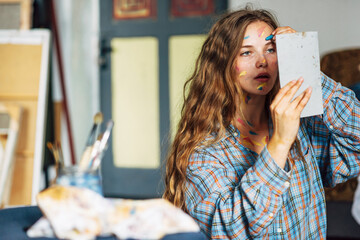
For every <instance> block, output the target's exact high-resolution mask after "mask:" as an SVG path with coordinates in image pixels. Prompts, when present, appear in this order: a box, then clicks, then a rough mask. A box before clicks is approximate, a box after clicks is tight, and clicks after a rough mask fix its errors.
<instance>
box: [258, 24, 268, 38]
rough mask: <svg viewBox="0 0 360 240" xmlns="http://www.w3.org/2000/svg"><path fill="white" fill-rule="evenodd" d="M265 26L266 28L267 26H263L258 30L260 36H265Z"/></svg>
mask: <svg viewBox="0 0 360 240" xmlns="http://www.w3.org/2000/svg"><path fill="white" fill-rule="evenodd" d="M265 28H266V26H264V27H261V28H259V29H258V30H257V33H258V37H263V36H264V34H265Z"/></svg>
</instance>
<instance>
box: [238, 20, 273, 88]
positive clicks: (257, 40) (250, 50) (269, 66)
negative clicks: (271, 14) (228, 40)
mask: <svg viewBox="0 0 360 240" xmlns="http://www.w3.org/2000/svg"><path fill="white" fill-rule="evenodd" d="M272 31H273V28H272V27H271V26H269V25H268V24H267V23H265V22H260V21H258V22H254V23H251V24H250V25H249V26H248V27H247V28H246V31H245V37H244V40H243V43H242V47H241V49H240V52H239V54H238V56H237V58H236V60H235V71H236V76H237V81H238V83H239V84H240V87H241V88H242V90H243V91H244V92H245V93H248V94H250V95H266V94H268V93H269V92H270V90H271V89H272V88H273V86H274V84H275V82H276V80H277V77H278V66H277V55H276V49H275V44H274V43H273V42H272V41H270V40H269V41H266V40H265V38H266V37H267V36H269V35H270V34H271V33H272Z"/></svg>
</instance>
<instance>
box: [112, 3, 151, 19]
mask: <svg viewBox="0 0 360 240" xmlns="http://www.w3.org/2000/svg"><path fill="white" fill-rule="evenodd" d="M113 15H114V19H119V20H120V19H138V18H155V17H156V0H113Z"/></svg>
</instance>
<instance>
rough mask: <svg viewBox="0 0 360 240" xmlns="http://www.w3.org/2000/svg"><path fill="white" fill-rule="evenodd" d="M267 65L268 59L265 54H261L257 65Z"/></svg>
mask: <svg viewBox="0 0 360 240" xmlns="http://www.w3.org/2000/svg"><path fill="white" fill-rule="evenodd" d="M266 66H267V61H266V58H265V56H261V57H259V59H258V60H257V62H256V67H259V68H260V67H266Z"/></svg>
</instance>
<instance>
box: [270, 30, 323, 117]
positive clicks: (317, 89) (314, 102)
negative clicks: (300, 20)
mask: <svg viewBox="0 0 360 240" xmlns="http://www.w3.org/2000/svg"><path fill="white" fill-rule="evenodd" d="M276 48H277V57H278V66H279V77H280V85H281V87H283V86H285V85H286V84H287V83H288V82H290V81H291V80H294V79H299V78H300V77H303V78H304V82H303V84H302V85H301V87H300V88H299V90H298V91H297V93H296V94H295V97H296V96H298V95H300V94H301V93H302V92H303V91H304V90H306V89H307V88H308V87H309V86H312V93H311V98H310V100H309V102H308V103H307V105H306V106H305V108H304V110H303V111H302V113H301V117H308V116H313V115H318V114H322V113H323V100H322V89H321V73H320V60H319V43H318V34H317V32H297V33H290V34H281V35H277V36H276Z"/></svg>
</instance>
